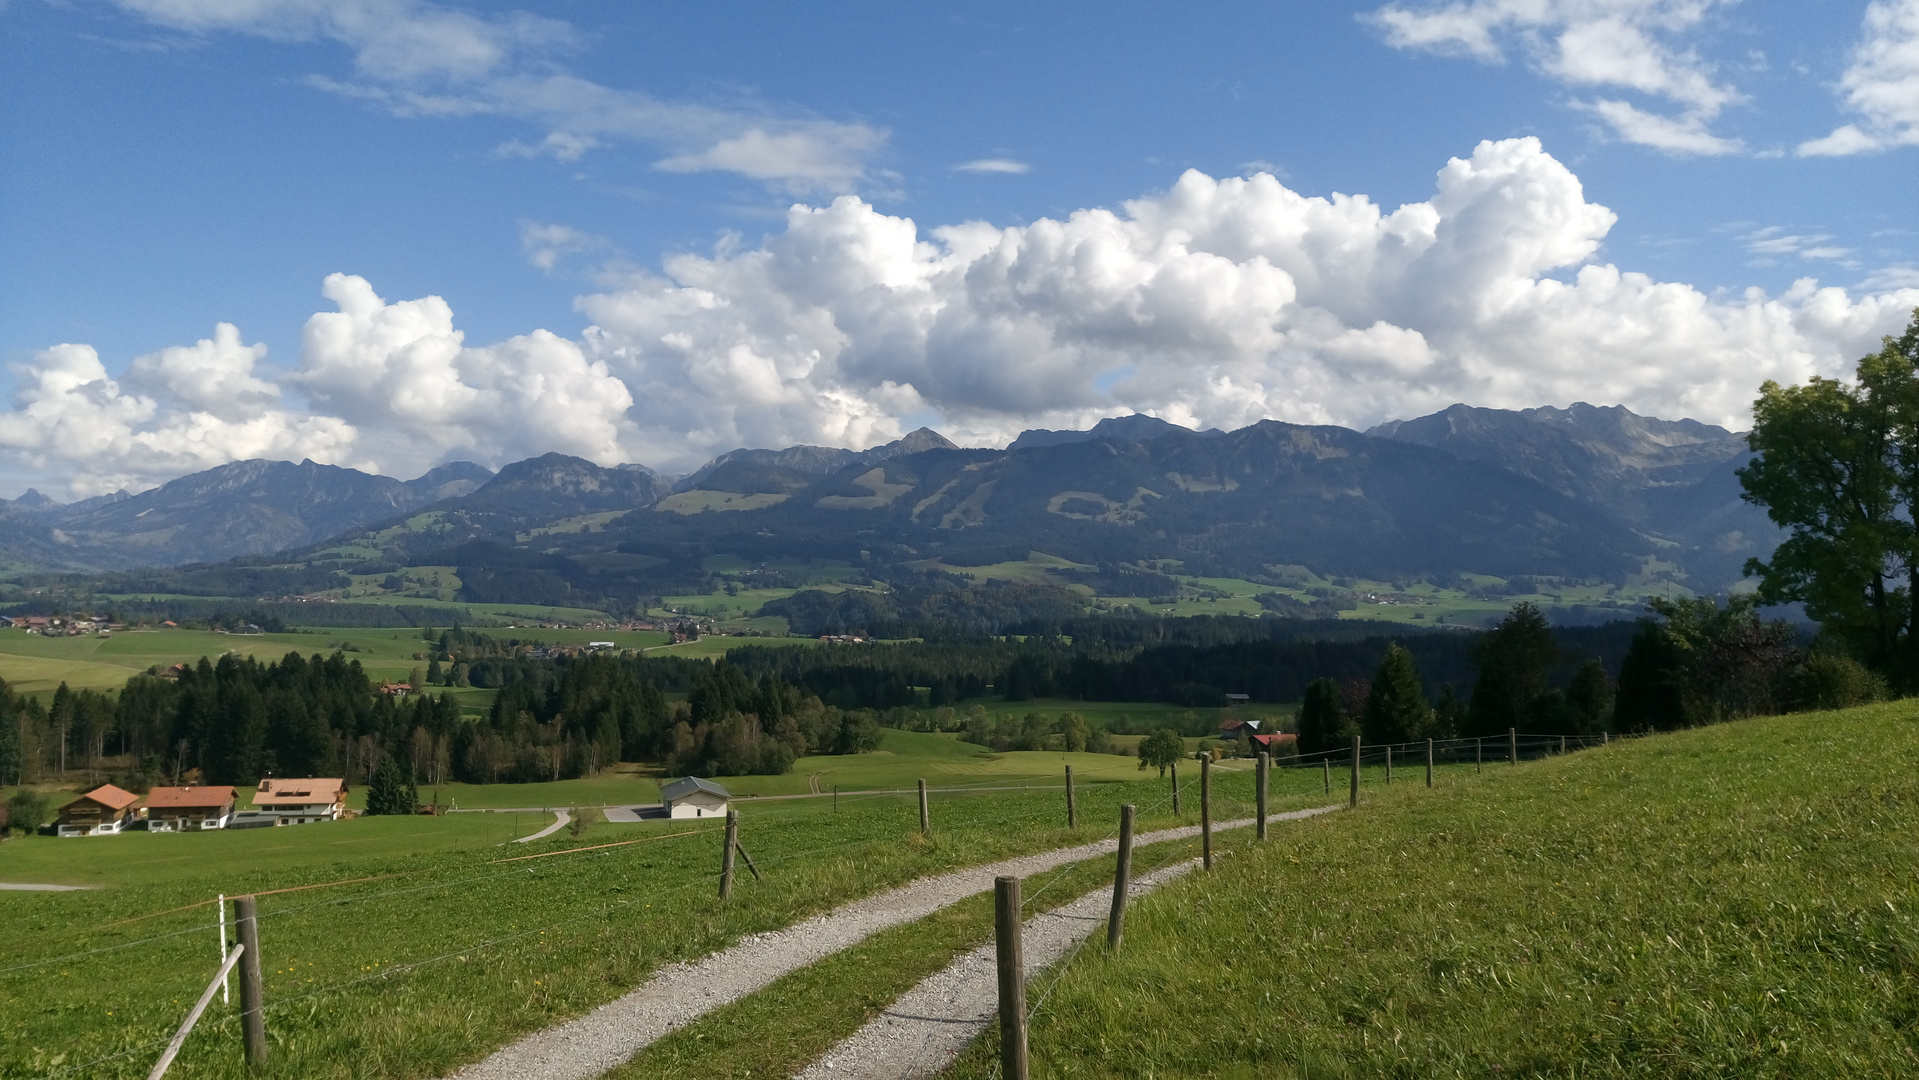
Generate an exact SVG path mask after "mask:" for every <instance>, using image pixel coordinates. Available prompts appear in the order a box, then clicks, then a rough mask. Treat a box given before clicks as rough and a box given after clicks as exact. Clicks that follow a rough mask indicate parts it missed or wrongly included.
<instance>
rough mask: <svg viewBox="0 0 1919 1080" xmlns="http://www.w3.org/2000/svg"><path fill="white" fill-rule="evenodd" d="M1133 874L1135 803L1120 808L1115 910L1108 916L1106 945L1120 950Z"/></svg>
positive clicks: (1115, 877)
mask: <svg viewBox="0 0 1919 1080" xmlns="http://www.w3.org/2000/svg"><path fill="white" fill-rule="evenodd" d="M1132 876H1133V804H1132V803H1127V804H1126V805H1124V806H1122V807H1120V808H1119V863H1118V864H1117V865H1116V866H1115V867H1114V870H1113V910H1112V912H1111V913H1110V914H1108V915H1107V917H1106V947H1107V948H1109V949H1111V950H1113V951H1114V952H1118V951H1119V939H1120V936H1121V935H1122V934H1123V933H1124V932H1125V930H1126V883H1127V881H1128V880H1129V879H1131V878H1132Z"/></svg>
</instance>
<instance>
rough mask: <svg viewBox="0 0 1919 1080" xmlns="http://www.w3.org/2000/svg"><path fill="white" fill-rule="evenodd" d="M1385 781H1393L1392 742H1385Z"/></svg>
mask: <svg viewBox="0 0 1919 1080" xmlns="http://www.w3.org/2000/svg"><path fill="white" fill-rule="evenodd" d="M1386 782H1387V783H1388V784H1390V783H1392V782H1393V744H1391V743H1387V744H1386Z"/></svg>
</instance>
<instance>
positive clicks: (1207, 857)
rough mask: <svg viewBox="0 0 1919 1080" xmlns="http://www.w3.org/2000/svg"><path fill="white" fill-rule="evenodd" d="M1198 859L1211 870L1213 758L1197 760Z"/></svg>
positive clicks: (1210, 756)
mask: <svg viewBox="0 0 1919 1080" xmlns="http://www.w3.org/2000/svg"><path fill="white" fill-rule="evenodd" d="M1199 858H1200V864H1201V865H1202V866H1204V867H1205V868H1206V869H1208V870H1211V869H1212V868H1213V758H1212V755H1210V754H1208V755H1207V756H1205V757H1203V758H1200V759H1199Z"/></svg>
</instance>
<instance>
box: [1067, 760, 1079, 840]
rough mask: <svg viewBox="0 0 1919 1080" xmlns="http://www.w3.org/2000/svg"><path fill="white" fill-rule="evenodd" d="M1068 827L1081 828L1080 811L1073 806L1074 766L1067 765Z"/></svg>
mask: <svg viewBox="0 0 1919 1080" xmlns="http://www.w3.org/2000/svg"><path fill="white" fill-rule="evenodd" d="M1066 827H1067V828H1069V829H1077V828H1079V813H1078V812H1077V811H1075V810H1074V808H1073V767H1072V766H1071V765H1068V766H1066Z"/></svg>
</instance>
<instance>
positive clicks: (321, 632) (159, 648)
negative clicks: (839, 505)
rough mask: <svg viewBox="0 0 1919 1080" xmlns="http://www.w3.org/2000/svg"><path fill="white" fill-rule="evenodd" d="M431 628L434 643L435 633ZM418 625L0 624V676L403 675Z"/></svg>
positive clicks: (24, 684) (100, 681)
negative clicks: (256, 668)
mask: <svg viewBox="0 0 1919 1080" xmlns="http://www.w3.org/2000/svg"><path fill="white" fill-rule="evenodd" d="M445 628H446V627H444V626H442V627H438V628H435V629H434V630H433V631H432V633H433V639H432V641H433V642H437V641H438V640H439V631H440V630H444V629H445ZM484 632H485V633H487V634H489V635H491V636H494V637H498V638H502V639H510V638H516V637H517V638H520V639H522V640H535V641H540V642H544V643H546V644H549V645H585V644H586V643H588V642H591V641H611V642H614V643H615V644H616V645H617V646H618V647H620V648H622V649H643V650H648V651H652V652H653V653H654V655H690V656H699V657H704V658H708V659H711V658H714V657H718V656H724V655H725V654H726V651H727V650H728V649H734V648H740V647H753V646H760V645H812V644H818V643H817V642H816V641H814V640H813V639H811V638H743V637H710V638H702V639H700V640H699V641H696V642H690V643H688V644H685V645H678V646H671V647H670V648H669V649H666V650H664V651H661V647H662V646H666V645H667V643H668V641H669V637H668V635H666V634H664V633H660V632H658V631H652V630H635V631H622V630H566V629H546V628H542V627H519V628H514V629H507V628H504V627H501V628H496V629H487V630H485V631H484ZM422 633H423V631H420V630H408V629H398V630H396V629H393V628H391V627H337V626H334V627H315V628H311V629H297V630H296V631H295V632H292V633H284V634H219V633H214V632H213V631H210V630H186V629H174V628H162V629H156V630H123V631H120V632H119V633H116V634H114V635H113V636H111V637H104V638H103V637H95V636H92V635H87V636H83V637H42V636H40V635H38V634H29V633H27V632H26V631H24V630H4V629H0V679H5V680H6V681H7V683H8V685H10V686H12V687H13V688H14V690H15V691H16V692H18V693H22V694H46V693H50V692H52V691H53V690H54V689H55V688H56V687H58V686H59V685H60V684H61V683H62V682H64V683H66V684H67V685H68V686H69V687H72V688H73V689H76V690H79V689H89V690H104V691H117V690H119V689H120V688H121V687H122V686H125V685H126V681H127V679H129V678H131V677H132V676H134V675H137V674H139V673H140V672H142V671H145V670H146V669H147V668H149V667H151V666H153V665H154V664H159V665H161V666H162V667H165V666H168V665H171V664H179V663H188V664H191V663H197V662H198V661H199V659H200V658H201V657H202V656H205V657H209V658H212V659H216V660H217V659H218V658H219V657H220V656H222V655H223V654H225V653H228V652H234V653H239V654H241V655H243V656H255V657H258V658H260V659H261V660H262V661H272V660H278V659H279V658H280V657H282V656H285V655H286V654H287V653H288V652H294V651H297V652H301V653H306V654H312V653H316V652H320V653H331V652H333V651H334V650H335V649H339V648H343V647H344V648H348V652H347V656H348V657H349V658H350V659H353V660H358V661H359V662H360V666H361V667H363V668H365V669H366V670H367V673H368V674H369V675H370V676H371V677H373V678H375V679H383V680H390V681H404V680H406V679H407V678H409V677H410V675H411V673H412V671H413V670H414V669H415V668H420V669H424V668H425V667H426V661H425V660H416V659H414V656H415V654H419V653H424V652H425V651H426V650H427V649H428V647H429V646H430V644H431V643H432V642H429V641H427V640H425V639H424V638H423V637H422V636H421V635H422ZM458 696H460V697H461V699H462V703H463V704H466V705H472V706H476V707H484V705H485V704H486V703H487V702H486V692H484V691H480V692H462V693H460V694H459V695H458Z"/></svg>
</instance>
